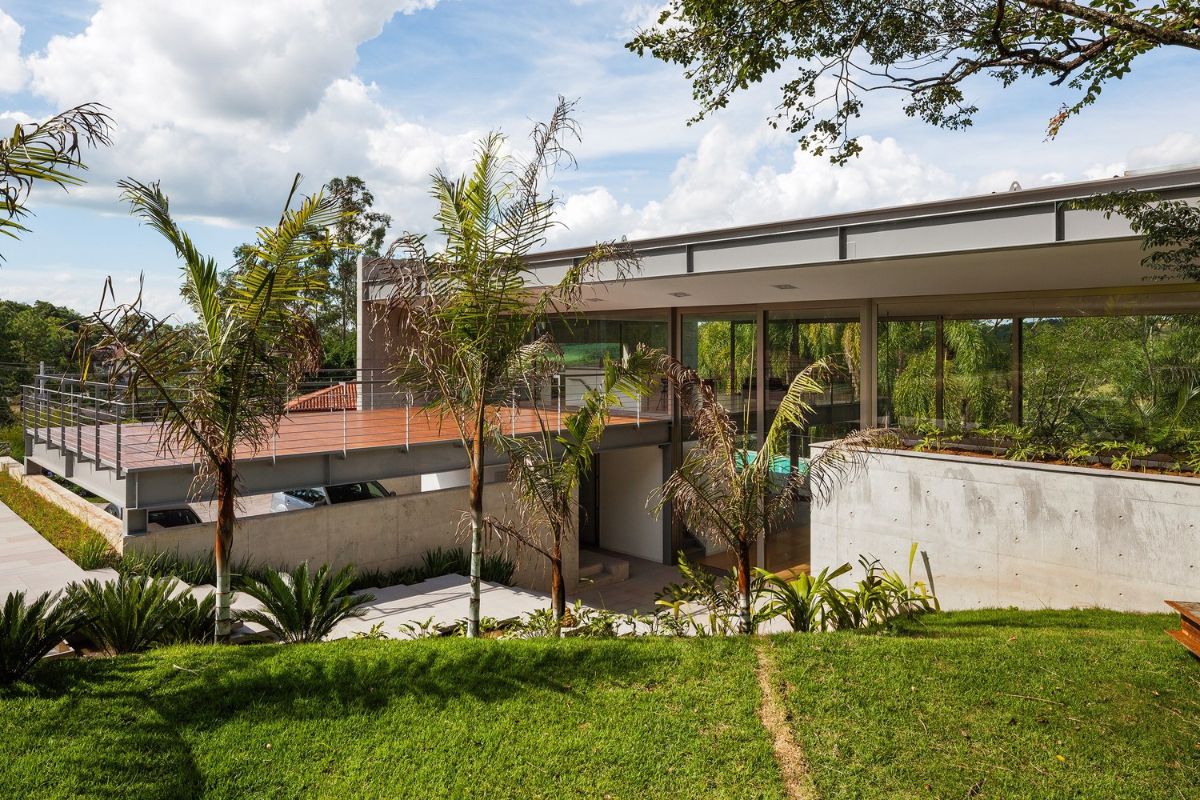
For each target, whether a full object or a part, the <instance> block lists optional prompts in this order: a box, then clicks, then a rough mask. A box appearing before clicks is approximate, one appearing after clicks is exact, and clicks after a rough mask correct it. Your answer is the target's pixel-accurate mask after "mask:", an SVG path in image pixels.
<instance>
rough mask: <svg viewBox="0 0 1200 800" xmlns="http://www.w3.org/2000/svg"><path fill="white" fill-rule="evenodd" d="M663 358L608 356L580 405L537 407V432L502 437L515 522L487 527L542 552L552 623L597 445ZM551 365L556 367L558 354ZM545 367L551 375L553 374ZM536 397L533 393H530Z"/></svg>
mask: <svg viewBox="0 0 1200 800" xmlns="http://www.w3.org/2000/svg"><path fill="white" fill-rule="evenodd" d="M662 360H663V354H662V353H661V352H659V351H656V350H650V349H648V348H646V347H645V346H644V345H638V346H637V348H636V349H634V350H633V351H632V352H630V353H629V354H627V355H626V356H625V357H624V358H623V359H622V360H620V361H614V360H612V359H608V358H606V359H605V363H604V377H603V379H602V380H601V382H600V385H599V386H595V387H592V388H589V389H588V390H587V391H585V392H584V393H583V397H582V398H581V399H580V402H579V408H578V409H576V410H574V411H572V412H571V413H569V414H568V415H567V416H565V417H563V418H562V421H561V429H560V425H559V424H558V420H555V421H553V422H552V421H551V420H549V419H547V415H546V413H545V412H544V410H543V408H544V407H543V406H542V405H540V404H538V403H533V404H532V405H533V408H534V412H535V414H536V417H537V424H538V430H537V431H536V432H535V433H534V434H533V435H528V436H516V435H507V436H500V437H499V439H500V449H501V450H502V451H503V452H504V453H505V454H507V455H508V457H509V466H508V479H509V481H510V482H511V484H512V486H513V490H514V495H515V501H516V506H517V511H518V513H519V515H520V520H519V522H518V523H516V524H513V523H512V522H509V521H507V520H501V519H497V518H490V517H489V518H488V520H487V524H488V527H489V528H491V529H492V530H494V531H495V532H496V533H497V534H498V535H500V536H502V537H505V538H508V539H511V540H513V541H516V542H517V543H518V544H520V545H521V546H524V547H528V548H530V549H531V550H533V551H534V552H536V553H538V554H540V555H541V556H542V557H543V558H545V559H546V561H547V562H548V563H549V565H550V601H551V607H552V609H553V611H554V617H555V619H558V620H561V619H562V616H563V613H564V612H565V611H566V608H567V594H566V583H565V582H564V580H563V557H562V546H563V543H564V542H565V541H567V540H568V539H570V538H571V536H572V535H573V534H574V533H575V532H576V531H575V527H576V524H577V522H578V520H579V484H580V482H581V481H582V480H583V479H584V478H585V477H586V476H587V475H588V473H589V472H590V471H591V468H592V458H593V455H594V448H595V447H596V445H597V443H599V441H600V439H601V437H602V436H604V431H605V429H606V428H607V427H608V422H609V418H610V417H611V415H612V411H613V409H615V408H619V407H620V406H621V405H622V400H623V399H628V400H632V401H633V402H635V403H640V402H642V398H643V397H645V396H646V395H647V394H648V393H649V392H650V391H651V390H652V388H653V379H654V376H655V375H657V374H659V373H660V372H661V369H662ZM547 366H548V367H550V368H552V369H558V368H561V366H562V359H561V357H560V356H559V354H557V353H555V354H554V356H553V357H551V358H550V359H548V362H547ZM552 369H547V370H546V371H547V372H550V371H552ZM530 394H531V395H534V394H535V392H532V391H531V392H530Z"/></svg>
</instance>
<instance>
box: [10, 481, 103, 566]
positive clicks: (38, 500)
mask: <svg viewBox="0 0 1200 800" xmlns="http://www.w3.org/2000/svg"><path fill="white" fill-rule="evenodd" d="M0 503H4V505H6V506H8V507H9V508H10V509H12V510H13V512H14V513H15V514H16V515H17V516H18V517H20V518H21V519H23V520H25V521H26V522H28V523H29V525H30V527H32V528H33V529H34V530H35V531H37V532H38V533H40V534H41V535H42V536H43V537H44V538H45V539H46V541H48V542H50V544H52V545H54V546H55V547H57V548H58V549H59V550H61V551H62V553H63V554H64V555H65V556H67V558H69V559H71V560H72V561H74V562H75V563H77V564H79V565H80V566H82V567H83V568H84V569H92V568H94V567H96V566H99V564H92V563H89V562H90V561H92V560H95V559H96V558H97V557H99V556H102V555H103V554H105V553H106V552H108V549H109V548H108V540H107V539H105V538H104V536H103V535H102V534H101V533H100V532H99V531H97V530H96V529H95V528H92V527H91V526H89V525H88V524H87V523H85V522H83V521H82V520H80V519H79V518H78V517H76V516H74V515H73V514H70V513H68V512H67V511H65V510H63V509H62V508H59V507H58V506H56V505H54V504H53V503H51V502H49V501H48V500H46V499H45V498H44V497H42V496H41V495H39V494H38V493H37V492H35V491H33V490H32V489H30V488H29V487H27V486H22V485H21V483H20V481H18V480H17V479H16V478H14V477H12V476H11V475H9V474H8V473H7V472H0Z"/></svg>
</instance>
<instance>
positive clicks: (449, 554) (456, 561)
mask: <svg viewBox="0 0 1200 800" xmlns="http://www.w3.org/2000/svg"><path fill="white" fill-rule="evenodd" d="M470 571H471V560H470V559H469V558H468V557H467V554H466V551H464V550H463V549H462V548H461V547H451V548H447V549H445V550H443V549H442V548H440V547H439V548H437V549H436V550H426V551H425V552H424V553H423V554H422V555H421V573H422V576H423V577H424V578H436V577H437V576H439V575H451V574H454V573H458V574H459V575H466V574H467V573H469V572H470Z"/></svg>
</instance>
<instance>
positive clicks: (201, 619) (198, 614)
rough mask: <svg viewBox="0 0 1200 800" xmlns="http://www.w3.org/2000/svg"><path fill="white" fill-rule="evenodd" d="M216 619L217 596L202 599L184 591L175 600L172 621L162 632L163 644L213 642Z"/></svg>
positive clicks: (211, 595) (210, 595)
mask: <svg viewBox="0 0 1200 800" xmlns="http://www.w3.org/2000/svg"><path fill="white" fill-rule="evenodd" d="M216 617H217V595H216V593H214V592H209V593H208V594H207V595H205V597H204V599H202V600H201V599H197V597H196V595H194V594H192V593H191V592H188V591H184V592H182V593H180V594H179V596H178V597H177V598H176V599H175V609H174V614H173V619H172V620H171V622H170V624H168V625H167V627H166V629H165V630H164V631H163V643H164V644H208V643H210V642H212V641H213V636H214V632H215V620H216Z"/></svg>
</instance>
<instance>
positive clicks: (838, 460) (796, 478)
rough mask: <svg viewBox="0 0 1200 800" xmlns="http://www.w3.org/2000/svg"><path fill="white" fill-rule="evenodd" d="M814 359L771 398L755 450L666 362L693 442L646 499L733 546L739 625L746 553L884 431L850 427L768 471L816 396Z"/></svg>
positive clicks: (745, 623)
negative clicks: (774, 401)
mask: <svg viewBox="0 0 1200 800" xmlns="http://www.w3.org/2000/svg"><path fill="white" fill-rule="evenodd" d="M826 369H827V366H826V363H825V362H824V361H818V362H815V363H814V364H811V365H810V366H808V367H806V368H804V369H803V370H801V371H800V372H799V373H798V374H797V375H796V377H795V378H794V379H793V380H792V383H791V385H790V386H788V389H787V392H786V393H785V394H784V396H783V398H782V399H781V400H780V402H779V408H778V410H777V411H776V415H775V419H774V421H773V422H772V423H771V427H770V428H769V429H768V430H767V432H766V436H765V438H764V440H763V442H762V443H761V446H760V447H759V448H758V450H757V452H754V451H753V450H752V449H751V446H752V437H751V436H750V435H749V434H745V433H738V429H737V426H736V425H735V424H734V423H733V421H732V419H731V418H730V416H729V412H728V411H726V410H725V407H724V406H723V405H722V404H721V403H720V402H719V401H718V399H717V397H716V395H715V393H714V392H713V388H712V386H711V385H710V384H707V383H705V382H704V381H703V380H701V379H700V376H699V375H698V374H697V373H696V371H695V370H693V369H690V368H688V367H685V366H684V365H683V364H680V363H679V362H677V361H674V360H671V361H668V363H667V367H666V374H667V379H668V381H670V383H671V385H672V386H673V387H674V388H675V392H676V396H677V397H679V398H680V400H681V402H682V404H683V407H684V413H685V414H687V415H688V416H689V417H690V418H691V420H692V429H693V431H694V436H695V438H696V446H695V447H693V448H692V449H691V450H689V451H688V452H687V454H686V455H685V456H684V457H683V463H682V464H681V465H680V466H679V468H678V469H677V470H676V471H675V472H674V474H672V475H671V477H670V478H668V479H667V481H666V482H665V483H664V484H663V485H662V487H660V488H659V489H658V490H656V491H655V493H654V494H653V495H652V496H651V500H650V502H651V503H652V504H653V507H654V509H655V511H656V513H661V512H662V511H663V509H664V508H667V507H668V506H669V507H670V508H671V509H672V513H673V514H674V515H675V517H676V519H677V520H678V521H679V522H681V523H682V524H684V525H686V526H687V527H688V529H689V530H690V531H691V532H692V534H693V535H696V536H698V537H700V538H701V539H702V540H704V541H707V542H710V543H714V544H720V545H724V546H726V547H728V548H729V549H730V550H732V551H733V553H734V557H735V561H736V565H737V571H736V575H737V579H738V595H739V598H740V599H739V604H740V608H739V612H738V614H739V618H740V620H741V630H742V631H743V632H746V633H749V632H750V631H752V630H753V620H752V611H751V566H750V551H751V548H752V547H753V545H754V543H755V542H756V541H758V539H759V538H760V537H762V536H764V535H766V534H767V533H769V532H770V531H772V530H774V529H775V528H777V527H778V526H780V525H782V524H783V523H784V521H785V520H786V519H787V518H788V517H789V516H790V514H791V513H792V509H793V507H794V505H795V503H796V502H797V501H798V500H799V498H800V497H801V496H802V495H803V494H804V493H806V492H807V493H809V494H810V495H811V496H812V498H813V500H815V501H817V502H820V501H822V500H824V499H825V498H826V497H828V495H829V494H830V493H831V492H832V491H833V489H834V487H835V486H836V485H837V484H838V483H839V482H840V481H842V480H844V479H846V478H848V477H849V476H851V475H852V474H854V473H855V472H856V471H857V470H858V469H860V468H861V467H862V466H863V465H864V464H865V462H866V458H867V456H868V454H869V453H870V450H871V449H872V448H874V447H877V446H880V445H881V444H883V443H884V442H885V441H886V439H887V437H889V436H890V434H887V432H885V431H875V430H868V431H858V432H855V433H851V434H850V435H848V436H846V437H844V438H842V439H839V440H836V441H831V442H828V443H826V444H825V446H824V447H823V448H822V450H821V451H820V452H819V453H818V454H817V455H816V456H814V457H813V458H811V459H809V460H808V461H806V462H805V464H804V465H803V468H797V469H792V470H790V471H789V472H788V473H787V474H786V475H780V474H778V473H777V472H775V471H774V469H773V467H774V466H775V461H776V456H777V455H780V454H786V453H787V452H788V450H787V447H788V437H789V435H790V434H791V433H792V432H794V431H803V430H805V429H806V428H807V425H808V422H807V420H808V418H809V417H810V416H811V414H812V408H811V407H810V406H809V404H808V403H807V402H806V401H805V399H804V398H805V397H806V396H812V395H817V394H820V393H821V391H822V385H821V382H820V380H819V376H820V375H822V374H824V372H825V371H826Z"/></svg>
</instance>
